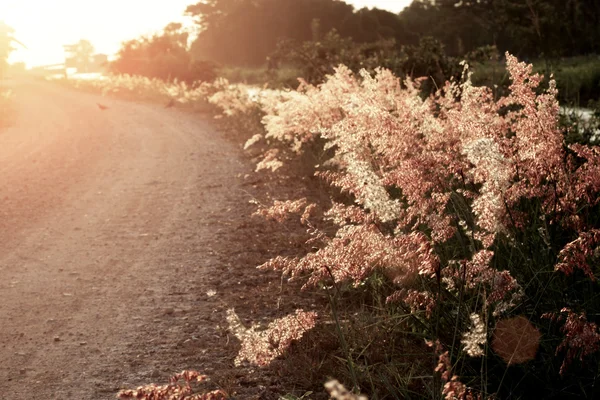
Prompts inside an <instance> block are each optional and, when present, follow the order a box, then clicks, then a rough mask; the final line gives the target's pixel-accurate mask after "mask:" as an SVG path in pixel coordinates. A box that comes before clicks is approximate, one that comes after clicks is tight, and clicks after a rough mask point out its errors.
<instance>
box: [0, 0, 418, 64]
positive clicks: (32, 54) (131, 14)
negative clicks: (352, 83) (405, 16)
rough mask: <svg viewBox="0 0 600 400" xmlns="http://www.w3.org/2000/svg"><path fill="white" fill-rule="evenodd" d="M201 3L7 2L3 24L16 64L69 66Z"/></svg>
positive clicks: (367, 3)
mask: <svg viewBox="0 0 600 400" xmlns="http://www.w3.org/2000/svg"><path fill="white" fill-rule="evenodd" d="M197 2H198V1H196V0H168V1H146V0H103V1H89V0H88V1H81V0H53V1H47V0H2V1H0V21H2V20H4V22H6V23H7V24H8V25H9V26H11V27H12V28H14V29H15V31H16V33H15V35H16V37H17V38H18V39H19V40H20V41H21V42H23V43H24V44H25V45H26V46H27V48H26V49H23V48H19V49H18V50H17V51H15V52H14V53H13V54H12V56H11V58H10V60H11V61H13V62H16V61H24V62H25V63H26V64H27V65H29V66H36V65H50V64H58V63H62V62H63V61H64V51H63V45H65V44H71V43H76V42H78V41H79V40H81V39H86V40H89V41H90V42H91V43H92V44H93V45H94V47H95V49H96V51H97V52H99V53H105V54H109V55H110V54H114V53H115V52H116V51H117V50H118V49H119V46H120V44H121V42H123V41H125V40H129V39H133V38H135V37H138V36H140V35H144V34H148V33H152V32H156V31H157V30H160V29H162V28H163V27H164V26H166V25H167V24H168V23H170V22H184V23H185V22H186V21H188V19H187V18H186V17H184V16H183V13H184V10H185V8H186V7H187V6H188V5H190V4H194V3H197ZM347 2H348V3H350V4H353V5H354V6H355V7H356V8H361V7H373V6H377V7H380V8H384V9H387V10H390V11H392V12H398V11H400V10H401V9H402V8H404V7H405V6H406V5H408V4H409V3H410V0H349V1H347ZM190 23H191V21H190Z"/></svg>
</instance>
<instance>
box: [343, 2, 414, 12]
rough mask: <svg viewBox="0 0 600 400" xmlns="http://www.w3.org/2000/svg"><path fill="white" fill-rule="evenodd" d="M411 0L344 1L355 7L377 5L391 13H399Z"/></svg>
mask: <svg viewBox="0 0 600 400" xmlns="http://www.w3.org/2000/svg"><path fill="white" fill-rule="evenodd" d="M411 2H412V0H346V3H349V4H352V5H353V6H354V8H356V9H360V8H363V7H368V8H373V7H377V8H381V9H382V10H388V11H391V12H393V13H399V12H400V11H402V10H403V9H404V8H405V7H407V6H408V5H409V4H410V3H411Z"/></svg>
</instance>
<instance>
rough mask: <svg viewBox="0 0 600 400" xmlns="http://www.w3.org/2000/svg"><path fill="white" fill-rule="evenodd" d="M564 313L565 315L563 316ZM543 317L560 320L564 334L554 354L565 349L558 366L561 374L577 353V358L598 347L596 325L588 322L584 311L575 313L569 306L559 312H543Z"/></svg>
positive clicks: (596, 349)
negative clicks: (563, 357)
mask: <svg viewBox="0 0 600 400" xmlns="http://www.w3.org/2000/svg"><path fill="white" fill-rule="evenodd" d="M565 314H566V316H565ZM543 317H545V318H549V319H552V320H554V321H559V322H562V321H564V325H563V326H562V328H561V331H562V332H563V333H564V334H565V338H564V339H563V341H562V343H561V344H560V345H559V346H558V348H557V349H556V354H558V353H560V352H562V351H563V350H564V351H566V355H565V359H564V361H563V363H562V365H561V367H560V374H561V375H563V374H564V373H565V371H566V369H567V367H568V366H569V364H571V362H572V361H573V359H574V358H575V357H576V356H577V355H578V354H579V360H580V361H583V358H584V357H585V356H587V355H589V354H592V353H595V352H596V351H598V349H600V333H599V332H598V325H596V324H595V323H593V322H588V320H587V317H586V315H585V313H583V312H582V313H579V314H577V313H575V312H573V311H572V310H571V309H569V308H563V309H562V310H560V314H545V315H543Z"/></svg>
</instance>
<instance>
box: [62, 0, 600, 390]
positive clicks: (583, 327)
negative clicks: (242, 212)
mask: <svg viewBox="0 0 600 400" xmlns="http://www.w3.org/2000/svg"><path fill="white" fill-rule="evenodd" d="M492 9H493V12H490V11H489V10H492ZM300 10H311V12H310V13H306V12H304V13H303V12H300ZM186 13H187V14H188V15H190V16H192V17H193V18H195V19H196V21H197V22H198V26H199V28H200V34H199V36H198V38H197V39H196V40H195V41H193V42H192V44H191V45H190V46H188V37H187V34H186V33H185V32H184V31H183V30H182V27H181V26H178V25H170V26H168V27H167V28H165V29H164V31H163V32H161V33H160V34H157V35H155V36H152V37H145V38H140V39H136V40H133V41H130V42H126V43H125V44H124V45H123V48H122V50H121V52H120V53H119V57H118V59H117V60H116V61H115V62H114V63H113V64H112V65H111V72H112V74H113V75H110V76H107V77H106V78H104V79H100V80H95V81H84V80H80V81H77V80H69V81H67V82H68V83H69V84H73V85H75V86H77V87H79V88H82V89H86V90H93V91H97V92H102V93H104V94H106V95H114V96H122V97H125V98H135V99H145V100H149V101H156V102H160V103H163V104H165V106H168V107H171V106H173V105H175V106H176V107H182V108H189V109H190V110H196V111H202V112H209V113H211V114H212V115H214V116H215V117H216V118H217V119H218V121H219V123H220V124H222V127H223V128H224V129H226V130H228V131H233V132H236V134H237V136H236V137H237V140H239V141H240V145H243V147H244V149H245V150H246V151H247V152H248V154H249V156H250V157H252V158H253V160H254V161H255V162H256V174H266V175H261V176H269V175H270V176H273V175H279V176H288V177H289V179H298V178H308V179H312V180H313V183H314V188H315V191H318V192H319V196H314V197H315V198H310V199H309V198H279V199H277V200H276V201H274V202H273V204H257V209H256V213H255V216H256V217H260V218H266V219H268V220H272V221H274V222H276V223H281V224H282V225H281V226H282V228H281V235H282V237H285V236H286V235H289V233H290V230H289V229H290V224H292V225H294V224H295V226H296V228H295V229H298V230H299V231H303V232H306V240H305V243H304V245H303V246H300V247H299V248H298V249H297V252H296V254H292V255H289V253H288V254H286V255H285V256H284V255H281V256H278V257H275V258H273V259H272V260H270V261H267V262H266V263H264V264H263V265H261V266H258V267H259V268H261V269H263V270H270V271H272V270H275V271H279V272H281V274H282V282H283V283H289V284H291V285H299V286H294V287H301V290H303V291H310V292H314V293H315V296H319V297H320V298H325V299H327V302H326V305H325V306H322V307H317V306H315V308H314V309H311V310H308V309H298V310H296V311H295V312H293V313H291V314H288V315H282V316H281V317H280V318H277V319H274V320H272V321H268V322H265V321H255V322H253V323H252V324H250V325H249V324H247V323H244V322H243V321H242V320H241V319H240V318H239V317H238V316H237V315H236V314H235V312H234V311H233V310H230V312H229V313H228V318H227V321H223V322H224V323H227V324H228V326H229V332H230V333H231V334H232V338H233V337H235V340H237V341H238V342H239V345H240V351H239V355H238V357H237V358H236V365H237V366H253V367H256V368H264V367H267V366H268V365H270V364H272V363H274V362H276V363H279V364H278V366H279V368H281V369H282V371H284V373H286V374H288V375H290V376H295V375H297V381H296V384H295V385H294V388H290V394H289V395H288V396H287V397H284V398H286V399H300V398H323V396H326V395H324V394H322V390H321V388H322V385H323V383H324V382H325V381H327V380H328V378H335V379H338V380H339V381H340V382H342V384H343V385H342V384H340V383H339V382H337V383H336V382H330V383H328V390H329V393H330V396H332V397H333V398H340V399H341V398H344V399H346V398H359V397H358V394H359V393H364V394H366V395H368V396H369V398H371V399H390V398H394V399H404V398H414V399H432V398H433V399H440V398H444V399H449V400H450V399H495V398H498V399H504V398H594V397H595V396H598V393H597V391H598V389H597V385H596V381H597V379H598V378H599V377H600V371H599V370H598V365H600V354H599V352H598V350H600V331H599V328H598V325H597V324H598V323H600V321H599V320H598V315H600V302H599V299H600V296H599V295H600V287H599V286H598V281H597V279H598V274H599V273H600V270H598V261H599V257H600V253H599V245H600V219H599V218H598V215H600V214H599V207H600V205H599V202H600V152H599V148H598V147H597V146H596V145H595V144H596V143H597V137H596V136H597V135H598V130H599V128H600V122H599V121H600V111H598V110H599V108H600V107H598V104H599V103H598V100H599V99H600V62H599V60H598V55H597V54H598V53H599V52H600V49H599V48H598V47H597V46H598V44H599V43H600V40H598V39H600V38H599V37H598V32H597V29H595V28H594V27H597V22H598V21H597V18H598V16H600V10H599V9H598V5H597V4H596V2H594V1H586V0H579V1H573V2H562V1H558V0H556V1H551V0H547V1H542V0H528V1H526V2H523V1H516V0H504V1H495V2H492V1H465V0H462V1H452V0H449V1H438V2H435V1H426V0H420V1H418V0H416V1H414V2H413V3H412V5H411V6H410V7H409V8H407V9H406V10H405V11H403V12H402V13H400V15H394V14H391V13H387V12H385V11H381V10H366V9H365V10H359V11H354V10H353V9H352V7H350V6H348V5H346V4H345V3H342V2H338V1H329V0H302V1H299V0H293V1H292V0H290V1H287V0H285V1H282V0H263V1H256V2H230V1H225V0H208V1H204V2H200V3H198V4H196V5H193V6H190V7H188V9H187V10H186ZM273 15H278V16H279V17H280V18H279V19H278V21H279V22H278V23H275V22H273V21H274V20H275V19H274V18H269V16H273ZM281 21H284V22H285V21H287V22H290V23H281ZM291 22H293V23H291ZM561 32H568V33H569V34H568V35H561V34H560V33H561ZM167 50H168V51H167ZM165 54H168V56H165ZM523 59H527V60H533V63H528V62H522V61H520V60H523ZM140 60H142V61H140ZM297 78H299V79H297ZM561 106H565V107H567V106H568V107H567V108H565V107H563V108H562V109H561ZM582 106H585V107H589V111H585V115H584V114H581V113H580V114H578V112H579V111H578V110H577V109H576V108H573V107H582ZM302 249H305V250H304V251H303V250H302ZM306 249H309V250H306ZM299 290H300V289H299ZM307 375H309V376H310V378H304V376H307ZM195 376H196V375H194V377H195ZM186 379H187V378H186ZM187 382H188V384H189V380H187ZM173 385H176V382H173V384H172V385H170V386H164V387H161V389H156V390H163V391H167V392H164V393H167V394H165V395H164V396H167V395H168V393H169V392H168V390H171V389H172V388H173V387H175V386H173ZM344 386H345V387H348V388H350V392H348V391H346V392H345V388H344ZM188 388H189V385H188V386H183V389H182V387H180V386H176V390H180V391H181V390H188ZM140 390H142V389H138V392H135V391H131V392H127V393H129V394H130V395H131V396H134V395H138V398H169V397H156V396H158V395H156V394H155V393H152V392H149V393H150V394H145V395H146V396H147V397H139V396H142V395H140V394H139V393H142V392H140ZM143 390H146V389H143ZM173 390H175V389H173ZM144 393H145V392H144ZM186 393H188V392H185V393H184V395H187V394H186ZM189 393H191V392H189ZM222 395H223V394H222V393H218V396H222ZM151 396H155V397H151ZM199 396H200V395H199ZM202 396H208V395H205V394H203V395H202ZM215 396H217V394H215ZM189 398H194V397H189ZM197 398H211V397H197ZM215 398H219V397H215Z"/></svg>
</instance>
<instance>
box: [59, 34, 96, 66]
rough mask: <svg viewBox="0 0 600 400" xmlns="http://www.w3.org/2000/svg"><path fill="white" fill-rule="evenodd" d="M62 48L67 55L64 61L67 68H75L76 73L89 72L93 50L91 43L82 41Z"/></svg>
mask: <svg viewBox="0 0 600 400" xmlns="http://www.w3.org/2000/svg"><path fill="white" fill-rule="evenodd" d="M64 48H65V52H66V53H67V56H66V60H65V65H66V66H67V67H70V68H77V72H89V70H90V66H91V65H92V64H93V63H94V53H95V49H94V46H93V45H92V43H90V42H89V41H88V40H83V39H82V40H80V41H79V42H77V43H75V44H70V45H66V46H64Z"/></svg>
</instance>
